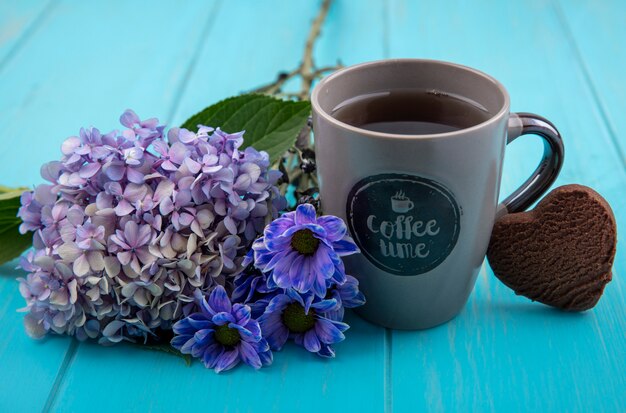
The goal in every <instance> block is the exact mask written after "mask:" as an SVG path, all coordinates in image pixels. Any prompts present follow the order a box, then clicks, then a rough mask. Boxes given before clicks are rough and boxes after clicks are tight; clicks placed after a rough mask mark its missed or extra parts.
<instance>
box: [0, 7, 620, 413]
mask: <svg viewBox="0 0 626 413" xmlns="http://www.w3.org/2000/svg"><path fill="white" fill-rule="evenodd" d="M318 7H319V1H318V0H306V1H282V0H275V1H253V0H228V1H226V0H222V1H220V0H216V1H206V0H197V1H184V2H182V1H181V2H174V1H170V2H165V1H163V2H154V1H132V2H130V1H128V2H124V1H121V0H120V1H107V2H104V1H102V2H90V1H79V0H75V1H70V0H28V1H17V0H13V1H11V0H0V142H1V143H2V150H1V151H0V172H1V173H0V177H1V179H0V183H2V184H5V185H14V186H17V185H33V184H36V183H38V182H40V181H41V178H40V177H39V175H38V173H39V165H41V164H42V163H43V162H45V161H48V160H50V159H56V158H57V157H58V156H59V145H60V143H61V142H62V141H63V139H64V138H65V137H66V136H69V135H72V134H75V133H76V132H77V130H78V129H79V127H81V126H83V125H85V126H89V125H94V126H98V127H100V128H101V129H109V128H113V127H116V125H117V118H118V116H119V115H120V113H121V112H122V111H123V110H124V109H126V108H127V107H130V108H134V109H135V110H136V111H137V112H138V113H139V114H140V116H142V117H150V116H158V117H159V118H160V119H161V120H162V121H165V122H167V123H168V124H179V123H180V122H181V121H183V120H184V119H185V118H186V117H187V116H188V115H190V114H192V113H194V112H195V111H197V110H199V109H200V108H202V107H204V106H206V105H208V104H210V103H213V102H215V101H217V100H219V99H221V98H224V97H227V96H230V95H233V94H237V93H239V92H241V91H244V90H247V89H250V88H253V87H255V86H258V85H260V84H263V83H266V82H268V81H271V80H273V79H274V77H275V75H276V74H277V72H278V71H280V70H285V69H290V68H292V67H294V66H295V65H296V64H297V63H298V62H299V59H300V56H301V53H302V48H303V45H304V41H305V39H306V35H307V32H308V28H309V24H310V22H311V20H312V18H313V17H314V16H315V14H316V13H317V9H318ZM625 40H626V2H625V1H623V0H614V1H598V0H587V1H583V0H572V1H566V0H561V1H559V0H551V1H550V0H545V1H541V0H531V1H496V0H492V1H488V0H485V1H479V2H476V1H462V0H458V1H438V2H433V1H409V0H385V1H375V0H351V1H350V0H338V1H336V2H335V4H334V5H333V7H332V9H331V11H330V13H329V16H328V20H327V22H326V25H325V27H324V30H323V35H322V37H321V39H320V41H319V44H318V46H317V49H316V53H315V57H316V59H317V63H318V64H319V65H320V66H321V65H329V64H334V63H335V62H336V61H337V60H338V59H340V60H341V62H343V63H344V64H353V63H358V62H362V61H367V60H374V59H381V58H388V57H425V58H435V59H443V60H450V61H455V62H459V63H462V64H466V65H470V66H474V67H476V68H478V69H481V70H484V71H486V72H488V73H490V74H492V75H494V76H495V77H496V78H498V79H499V80H501V81H502V82H503V83H504V84H505V85H506V86H507V88H508V89H509V91H510V93H511V96H512V109H513V110H515V111H533V112H537V113H539V114H542V115H543V116H546V117H548V118H549V119H551V120H552V121H553V122H554V123H555V124H556V125H557V126H558V127H559V128H560V130H561V132H562V134H563V136H564V139H565V143H566V153H567V155H566V160H565V166H564V169H563V172H562V174H561V176H560V177H559V180H558V184H566V183H574V182H575V183H580V184H584V185H589V186H591V187H593V188H595V189H596V190H598V191H599V192H600V193H601V194H602V195H604V196H605V197H606V198H607V199H608V200H609V202H610V203H611V205H612V207H613V209H614V211H615V215H616V217H617V221H618V225H621V226H624V225H626V221H625V220H626V196H625V192H626V191H625V190H626V132H624V131H626V116H625V114H626V80H625V77H626V47H624V41H625ZM540 150H541V148H540V144H539V140H538V139H533V138H532V137H528V138H524V139H521V140H519V141H516V142H515V143H514V144H512V145H511V146H510V147H509V148H508V151H507V157H506V162H505V164H506V167H505V172H504V174H505V175H504V178H503V189H502V193H503V195H505V194H506V193H508V192H510V191H511V190H512V189H513V188H515V187H516V186H517V185H518V184H519V183H520V182H522V181H523V179H524V178H525V177H526V176H527V175H528V174H529V172H530V171H531V169H532V168H533V167H534V165H535V163H536V162H537V160H538V157H539V154H540ZM625 228H626V227H625ZM620 240H621V243H619V245H618V253H617V258H616V265H615V269H614V280H613V282H611V283H610V284H609V285H608V286H607V289H606V291H605V294H604V297H603V298H602V300H601V301H600V303H599V304H598V306H597V307H596V308H595V309H594V310H593V311H589V312H587V313H584V314H567V313H563V312H559V311H555V310H552V309H550V308H547V307H545V306H542V305H541V304H537V303H531V302H530V301H529V300H527V299H525V298H523V297H517V296H515V294H514V293H513V292H512V291H511V290H509V289H507V288H506V287H504V286H503V285H502V284H500V283H499V282H498V280H497V279H496V278H495V277H493V275H492V273H491V270H490V269H489V268H488V266H487V265H486V264H485V267H484V269H483V271H482V272H481V275H480V277H479V279H478V282H477V285H476V289H475V291H474V293H473V295H472V297H471V299H470V301H469V303H468V304H467V306H466V307H465V309H464V310H463V312H462V313H461V314H460V315H459V316H458V317H457V318H456V319H454V320H453V321H451V322H449V323H448V324H446V325H443V326H440V327H437V328H435V329H432V330H428V331H422V332H399V331H390V330H385V329H382V328H379V327H376V326H373V325H371V324H368V323H366V322H364V321H362V320H360V319H359V318H358V317H356V316H354V315H349V321H350V323H351V325H352V328H351V329H350V330H349V331H348V333H347V340H346V341H345V342H344V343H341V344H340V345H338V346H337V353H338V357H337V358H336V359H335V360H331V361H327V360H321V359H319V358H316V357H315V356H312V355H310V354H308V353H306V352H304V351H302V350H301V349H300V348H296V347H294V346H288V347H287V348H286V349H285V350H284V351H283V352H281V353H278V354H276V355H275V362H274V365H273V366H271V367H270V368H267V369H263V370H261V371H259V372H255V371H253V370H251V369H248V368H237V369H236V370H234V371H231V372H228V373H226V374H222V375H219V376H218V375H216V374H214V373H213V372H212V371H208V370H205V369H204V367H203V366H202V365H201V364H199V363H195V364H194V365H192V366H191V367H186V366H185V365H184V363H182V362H181V360H180V359H178V358H176V357H171V356H168V355H165V354H161V353H156V352H149V351H144V350H139V349H136V348H133V347H130V346H127V345H120V346H117V347H114V348H102V347H99V346H97V345H95V344H91V343H80V344H78V343H77V342H75V341H72V340H71V339H68V338H64V337H52V338H49V339H47V340H44V341H42V342H38V341H33V340H31V339H29V338H28V337H27V336H26V334H25V333H24V331H23V326H22V314H20V313H17V312H16V310H17V309H18V308H20V307H22V306H23V300H22V298H21V297H20V295H19V292H18V289H17V282H16V281H15V278H16V277H17V276H19V275H21V272H20V271H18V270H15V269H14V267H15V264H16V263H15V262H13V263H9V264H6V265H4V266H1V267H0V297H1V299H0V412H37V411H63V412H64V411H69V412H73V411H90V412H109V411H157V412H169V411H177V410H180V411H182V410H184V409H192V408H193V409H195V411H208V412H213V411H225V412H226V411H227V412H237V411H241V412H249V411H259V412H282V411H295V412H299V411H303V412H309V411H325V412H333V411H345V412H352V411H354V412H357V411H358V412H370V411H372V412H382V411H385V412H388V413H390V412H417V411H506V412H515V411H549V412H551V411H554V412H565V411H568V412H571V411H580V412H596V411H598V412H599V411H603V412H609V411H622V412H623V411H626V333H625V327H626V306H625V303H624V301H625V298H626V294H625V292H626V281H625V280H624V275H625V273H626V266H625V263H624V257H625V252H626V251H625V245H626V244H625V243H624V239H623V236H620Z"/></svg>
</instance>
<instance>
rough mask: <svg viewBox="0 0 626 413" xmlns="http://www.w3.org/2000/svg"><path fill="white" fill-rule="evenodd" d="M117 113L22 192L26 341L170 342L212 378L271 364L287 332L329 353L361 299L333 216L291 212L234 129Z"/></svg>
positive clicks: (72, 142)
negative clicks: (112, 124)
mask: <svg viewBox="0 0 626 413" xmlns="http://www.w3.org/2000/svg"><path fill="white" fill-rule="evenodd" d="M268 99H270V98H268ZM272 100H275V99H272ZM120 122H121V124H122V125H123V127H124V129H123V130H121V131H118V130H115V131H112V132H109V133H106V134H103V133H101V132H100V131H99V130H98V129H96V128H88V129H81V131H80V134H79V136H72V137H70V138H68V139H67V140H65V142H63V144H62V147H61V152H62V157H61V160H60V161H53V162H50V163H48V164H45V165H43V167H42V168H41V175H42V177H43V178H44V179H45V180H46V181H47V183H46V184H41V185H39V186H37V187H36V188H35V189H34V190H32V191H26V192H24V193H23V194H22V195H21V207H20V208H19V213H18V215H19V217H20V218H21V220H22V224H21V225H20V232H21V233H22V234H24V233H27V232H32V234H33V247H34V248H33V249H32V250H30V251H28V252H27V253H26V254H25V255H24V256H23V257H22V258H21V263H20V266H21V267H22V268H23V269H24V270H26V271H27V272H28V275H27V276H26V277H25V278H21V279H20V280H19V281H20V291H21V293H22V295H23V296H24V298H25V300H26V303H27V305H26V307H25V309H24V311H26V316H25V325H26V331H27V332H28V334H29V335H31V336H32V337H36V338H39V337H43V336H44V335H46V334H48V333H55V334H67V335H72V336H75V337H76V338H77V339H79V340H85V339H94V340H98V342H99V343H101V344H113V343H118V342H120V341H123V340H126V341H133V342H142V343H145V342H149V341H151V340H159V339H161V340H162V339H163V337H168V338H169V337H172V338H171V345H172V346H173V347H174V348H175V349H178V350H179V351H180V352H181V353H183V354H190V355H191V356H192V357H196V358H199V359H201V360H202V362H203V363H204V364H205V365H206V366H207V367H208V368H213V369H215V371H217V372H219V371H222V370H227V369H230V368H232V367H234V366H235V365H237V364H238V363H239V361H243V362H245V363H246V364H249V365H250V366H252V367H254V368H259V367H261V366H262V365H267V364H270V363H271V362H272V351H273V350H280V349H281V348H282V347H283V345H284V344H285V342H286V341H287V340H289V339H293V341H295V343H296V344H298V345H300V346H303V347H304V348H305V349H306V350H308V351H310V352H313V353H317V354H318V355H320V356H324V357H333V356H334V354H335V353H334V351H333V348H332V345H333V344H334V343H337V342H339V341H341V340H343V339H344V335H343V332H344V331H345V330H346V329H347V328H348V325H347V324H345V323H344V322H343V316H344V308H350V307H355V306H359V305H362V304H363V303H364V297H363V295H362V293H360V292H359V289H358V283H357V281H356V279H355V278H354V277H352V276H350V275H347V274H346V272H345V268H344V265H343V262H342V260H341V257H342V256H345V255H348V254H353V253H355V252H357V251H358V249H357V247H356V245H355V244H354V242H353V241H352V239H351V238H350V237H349V236H348V235H347V232H346V226H345V224H344V223H343V221H342V220H341V219H339V218H337V217H334V216H317V213H316V209H315V207H314V206H313V205H311V204H310V203H303V204H300V205H298V206H297V208H295V210H290V211H288V210H287V202H286V199H285V196H284V191H282V192H283V193H281V190H280V189H279V179H281V176H282V175H283V173H282V172H280V171H279V170H276V169H272V168H271V166H270V157H269V155H268V153H267V152H265V151H258V150H256V149H255V148H254V147H253V146H250V145H244V132H237V133H227V132H225V131H223V130H221V129H220V128H216V129H213V128H212V127H209V126H204V125H198V126H197V130H193V131H192V130H188V129H186V128H171V129H169V131H167V132H166V130H165V127H164V126H162V125H159V122H158V120H157V119H147V120H141V119H140V118H139V117H138V116H137V115H136V114H135V113H134V112H133V111H131V110H127V111H126V112H124V113H123V114H122V116H121V117H120ZM244 146H245V149H244ZM279 163H280V162H279ZM283 186H284V185H283ZM310 199H311V198H310V197H309V200H310Z"/></svg>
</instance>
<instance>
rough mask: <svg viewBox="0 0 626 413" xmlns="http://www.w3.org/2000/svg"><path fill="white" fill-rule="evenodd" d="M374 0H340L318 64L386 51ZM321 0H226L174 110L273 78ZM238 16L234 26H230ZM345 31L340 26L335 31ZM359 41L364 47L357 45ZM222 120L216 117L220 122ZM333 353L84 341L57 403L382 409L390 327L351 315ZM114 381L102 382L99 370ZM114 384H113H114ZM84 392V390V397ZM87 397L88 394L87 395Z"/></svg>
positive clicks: (73, 406) (295, 59)
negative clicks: (230, 351) (253, 352)
mask: <svg viewBox="0 0 626 413" xmlns="http://www.w3.org/2000/svg"><path fill="white" fill-rule="evenodd" d="M377 3H378V2H375V1H372V2H357V1H353V2H351V3H347V4H346V3H345V2H337V3H336V5H335V6H336V8H333V9H332V10H331V12H330V15H329V20H328V21H327V25H326V27H327V29H325V30H324V37H323V38H322V40H321V44H320V49H319V53H318V58H319V60H318V63H319V64H320V65H327V64H332V63H334V62H335V61H336V60H337V57H338V56H339V53H341V57H342V59H345V60H344V61H345V62H349V63H353V62H355V61H358V60H362V59H364V58H380V57H382V35H381V33H382V32H381V20H380V15H381V11H380V8H381V7H382V6H381V5H380V4H377ZM318 5H319V4H318V2H317V1H315V2H307V3H306V5H304V4H303V3H296V2H280V1H275V2H264V3H263V5H262V6H261V5H259V4H258V3H255V2H224V4H223V5H222V7H221V8H220V11H219V16H218V18H217V19H216V20H215V23H214V27H213V28H212V31H211V33H210V35H209V36H208V37H207V38H206V41H205V44H204V45H203V48H202V52H201V54H200V56H199V58H198V61H197V64H196V67H195V68H194V69H193V70H192V71H191V73H190V77H189V80H188V82H187V84H186V87H185V90H184V93H183V94H182V101H181V102H180V103H179V104H178V107H177V109H176V110H175V114H174V116H173V118H174V119H175V121H176V123H181V122H182V121H183V120H184V119H185V118H186V117H187V116H189V115H190V114H192V113H195V111H197V110H200V109H201V108H203V107H204V106H206V105H207V104H210V103H212V102H214V101H216V100H219V99H221V98H224V97H226V96H229V95H232V94H236V93H238V92H240V91H242V90H248V89H250V88H254V87H255V86H258V85H260V84H263V83H264V82H267V81H269V80H272V79H274V77H275V76H276V74H277V73H278V71H280V70H285V69H291V67H292V66H295V65H296V64H298V63H299V61H300V58H301V53H302V49H303V46H304V41H305V38H306V35H307V32H308V27H309V23H310V21H311V19H312V18H313V16H314V15H315V14H316V11H317V7H318ZM233 22H236V23H237V24H236V26H233ZM340 33H341V34H342V36H339V34H340ZM357 41H363V42H366V44H367V46H368V49H364V48H361V47H359V48H354V47H352V45H353V44H355V42H357ZM215 126H217V125H215ZM349 323H350V324H351V326H352V328H351V329H350V330H349V331H348V332H347V340H346V341H345V342H344V343H340V344H339V345H338V346H337V354H338V355H337V358H336V359H334V360H323V359H320V358H318V357H317V356H315V355H312V354H309V353H307V352H306V351H304V350H303V349H301V348H298V347H295V345H293V344H291V345H288V346H287V348H286V349H285V350H283V351H282V352H279V353H276V354H275V357H274V364H273V365H272V366H271V367H269V368H266V369H262V370H261V371H259V372H255V371H253V370H251V369H250V368H247V367H245V366H240V367H238V368H237V369H235V370H233V371H230V372H227V373H224V374H221V375H216V374H214V373H213V372H212V371H210V370H206V369H205V368H204V366H202V365H201V364H200V363H194V364H193V365H192V367H191V368H186V367H185V366H184V365H183V363H182V362H181V361H180V360H178V359H177V358H173V357H171V356H168V355H162V354H160V353H153V352H145V351H142V350H138V349H135V348H129V347H128V346H120V347H115V348H110V349H109V348H106V349H105V348H101V347H98V346H96V345H92V344H88V345H81V346H80V348H79V349H78V352H77V354H76V357H75V359H74V361H73V363H72V364H71V366H70V368H69V369H68V372H67V375H66V377H65V379H64V381H63V383H62V386H61V389H60V391H59V394H58V397H57V398H56V400H55V404H54V405H53V410H54V409H63V410H67V411H74V410H79V409H80V408H81V407H83V406H89V408H90V409H95V411H111V410H114V409H120V408H121V407H123V408H124V409H126V410H150V411H181V410H186V409H192V408H196V409H197V408H208V409H209V410H211V411H263V412H270V411H272V412H282V411H286V410H291V411H299V412H308V411H319V409H320V408H323V409H324V410H325V411H329V412H330V411H339V410H341V411H345V410H346V409H348V410H354V411H382V410H383V403H384V400H383V389H384V387H383V386H384V377H385V376H384V374H383V373H384V361H385V356H384V347H385V343H384V330H383V329H380V328H377V327H374V326H372V325H370V324H368V323H366V322H364V321H362V320H360V319H359V318H357V317H354V316H351V317H350V318H349ZM94 372H98V373H97V374H98V377H101V378H102V377H104V378H107V379H105V381H108V382H109V383H114V384H112V385H102V383H103V380H101V379H97V383H96V380H94V377H95V373H94ZM112 386H113V387H115V390H112ZM87 399H88V400H87ZM87 403H88V404H87Z"/></svg>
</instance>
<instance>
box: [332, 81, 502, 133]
mask: <svg viewBox="0 0 626 413" xmlns="http://www.w3.org/2000/svg"><path fill="white" fill-rule="evenodd" d="M331 115H332V116H333V117H334V118H335V119H337V120H339V121H341V122H344V123H347V124H349V125H352V126H356V127H358V128H361V129H366V130H370V131H374V132H383V133H393V134H401V135H432V134H438V133H447V132H453V131H456V130H460V129H467V128H470V127H472V126H476V125H479V124H481V123H483V122H485V121H486V120H488V119H489V118H491V116H492V114H491V113H489V111H488V110H487V109H486V108H485V107H483V106H482V105H480V104H479V103H477V102H474V101H473V100H471V99H469V98H466V97H463V96H459V95H454V94H449V93H445V92H441V91H436V90H423V89H391V90H384V91H380V92H374V93H368V94H363V95H358V96H355V97H353V98H350V99H348V100H345V101H343V102H341V103H340V104H339V105H337V106H336V107H335V108H334V109H333V111H332V113H331Z"/></svg>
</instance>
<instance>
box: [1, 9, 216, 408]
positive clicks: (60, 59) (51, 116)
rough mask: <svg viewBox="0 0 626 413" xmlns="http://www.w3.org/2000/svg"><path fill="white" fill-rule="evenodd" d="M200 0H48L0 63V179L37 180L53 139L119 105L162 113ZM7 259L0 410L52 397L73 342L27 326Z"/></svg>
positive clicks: (194, 38)
mask: <svg viewBox="0 0 626 413" xmlns="http://www.w3.org/2000/svg"><path fill="white" fill-rule="evenodd" d="M207 4H208V5H209V6H210V5H211V4H213V3H206V2H205V1H200V0H199V1H196V2H194V3H188V6H187V7H180V6H178V5H175V4H169V5H162V6H160V7H151V6H150V3H149V2H143V3H140V2H133V3H132V4H126V3H125V2H117V3H113V4H111V3H99V4H97V5H96V4H87V3H85V2H60V3H59V4H57V5H55V7H54V9H52V11H51V13H50V15H49V16H48V17H47V18H46V19H45V20H44V21H42V25H41V27H38V28H37V29H36V31H35V33H34V34H33V35H32V36H31V38H30V39H29V41H28V42H27V43H26V44H24V45H23V46H22V48H21V49H20V50H19V51H18V52H16V53H15V54H14V55H13V57H12V58H11V59H10V60H9V61H7V64H6V65H4V66H3V67H2V69H1V71H0V90H2V93H1V97H0V136H2V138H1V139H2V143H3V144H4V145H6V147H7V148H10V150H3V151H0V165H2V167H1V168H2V173H1V174H0V176H1V179H2V182H3V183H4V184H8V185H13V186H18V185H33V184H36V183H39V182H41V178H40V177H39V165H40V164H41V163H43V162H47V161H49V160H52V159H58V157H59V155H60V152H59V148H60V144H61V142H62V141H63V140H64V139H65V138H66V137H67V136H70V135H73V134H76V133H77V132H78V129H79V127H81V126H89V125H90V124H91V125H97V126H98V127H100V128H101V129H102V130H110V129H112V128H114V127H117V125H118V122H117V119H118V117H119V115H120V114H121V113H122V112H123V110H124V109H126V108H127V107H133V108H135V109H136V110H137V111H138V113H139V114H140V115H145V117H149V116H151V114H157V113H166V112H167V111H168V110H169V109H170V107H171V104H172V96H174V93H173V91H175V90H177V88H179V87H180V84H181V83H182V81H183V79H184V74H185V72H186V70H187V65H188V64H189V61H190V59H191V57H192V55H193V52H194V50H196V46H197V45H198V40H199V36H200V34H201V32H202V29H203V27H204V26H203V24H202V23H201V24H197V25H190V24H189V23H188V22H189V21H192V20H197V19H200V21H202V22H206V21H207V18H208V16H209V14H210V11H211V7H208V6H207ZM122 6H123V9H124V15H121V14H120V13H119V10H120V9H121V8H122ZM129 19H132V21H130V20H129ZM165 27H166V28H167V31H164V28H165ZM155 39H158V40H155ZM162 62H167V64H162ZM16 264H17V263H16V262H13V263H9V264H6V265H5V266H3V267H2V270H1V271H0V274H2V276H1V277H0V294H1V295H0V296H1V297H2V298H3V300H2V304H1V305H0V329H2V334H0V366H2V368H3V371H4V372H10V374H1V375H0V411H2V412H5V411H7V412H8V411H11V412H18V411H25V412H31V411H38V410H41V409H42V408H44V407H46V406H49V403H51V402H52V401H53V400H54V398H53V397H51V396H54V394H55V393H56V390H57V388H58V386H59V385H60V383H61V381H62V378H63V377H62V376H63V374H64V372H65V369H66V368H67V367H68V366H69V364H70V363H71V361H72V360H73V351H75V349H76V346H75V345H72V341H71V340H69V339H67V338H59V337H55V338H52V339H50V340H46V341H43V342H37V341H34V340H31V339H29V338H28V337H27V336H26V334H25V333H24V330H23V325H22V317H23V315H22V314H19V313H16V309H18V308H21V307H23V306H24V301H23V299H22V298H21V296H20V294H19V291H18V289H17V282H16V281H15V278H16V277H17V276H18V275H19V276H23V273H22V272H17V271H15V270H12V268H14V267H15V265H16ZM51 393H52V394H51Z"/></svg>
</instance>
